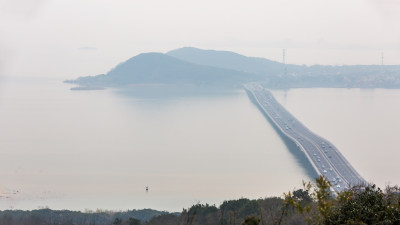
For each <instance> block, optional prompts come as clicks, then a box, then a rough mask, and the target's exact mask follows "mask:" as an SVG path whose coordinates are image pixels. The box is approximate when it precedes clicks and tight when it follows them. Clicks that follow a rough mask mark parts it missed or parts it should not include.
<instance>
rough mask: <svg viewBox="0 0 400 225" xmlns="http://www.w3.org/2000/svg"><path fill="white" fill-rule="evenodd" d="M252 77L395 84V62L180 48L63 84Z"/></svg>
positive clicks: (273, 82)
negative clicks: (338, 62)
mask: <svg viewBox="0 0 400 225" xmlns="http://www.w3.org/2000/svg"><path fill="white" fill-rule="evenodd" d="M253 81H258V82H262V83H263V84H264V85H265V86H266V87H268V88H308V87H330V88H400V65H351V66H350V65H343V66H326V65H313V66H306V65H295V64H283V63H280V62H275V61H272V60H269V59H265V58H256V57H247V56H243V55H240V54H237V53H234V52H228V51H215V50H202V49H197V48H192V47H185V48H180V49H176V50H173V51H170V52H167V53H166V54H163V53H142V54H139V55H137V56H135V57H132V58H130V59H129V60H127V61H125V62H122V63H121V64H119V65H117V66H116V67H115V68H113V69H111V70H110V71H109V72H107V73H105V74H100V75H96V76H86V77H79V78H77V79H75V80H67V81H65V82H67V83H74V84H78V85H80V86H83V87H85V88H87V89H98V88H102V87H116V86H117V87H120V86H125V87H126V86H135V85H169V86H171V85H173V86H192V87H200V88H202V87H216V88H241V87H242V84H243V83H247V82H253ZM85 88H78V90H82V89H85Z"/></svg>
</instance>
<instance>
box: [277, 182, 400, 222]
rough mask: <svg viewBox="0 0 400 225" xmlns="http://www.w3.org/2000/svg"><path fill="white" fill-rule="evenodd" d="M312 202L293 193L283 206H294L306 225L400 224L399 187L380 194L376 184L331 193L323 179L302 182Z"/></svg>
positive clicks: (288, 196)
mask: <svg viewBox="0 0 400 225" xmlns="http://www.w3.org/2000/svg"><path fill="white" fill-rule="evenodd" d="M303 186H304V189H305V192H307V193H311V194H310V198H311V199H312V201H310V202H308V203H306V204H305V203H304V198H303V197H301V196H300V197H299V196H298V195H296V194H295V192H293V193H291V192H289V193H287V194H284V196H285V204H286V205H288V206H291V207H293V208H294V209H295V210H296V212H297V213H299V214H301V215H302V216H303V218H304V220H305V221H306V222H307V223H309V224H329V225H336V224H400V188H399V187H398V186H392V187H390V186H388V187H386V190H385V191H383V190H381V189H380V188H377V187H376V186H375V185H366V186H355V187H352V188H351V189H349V190H346V191H342V192H340V193H333V194H332V192H330V184H329V182H328V181H327V180H326V179H325V178H324V177H322V176H321V177H319V178H317V179H316V183H315V184H311V183H303Z"/></svg>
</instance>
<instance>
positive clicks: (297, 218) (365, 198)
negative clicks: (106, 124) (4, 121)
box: [0, 177, 400, 225]
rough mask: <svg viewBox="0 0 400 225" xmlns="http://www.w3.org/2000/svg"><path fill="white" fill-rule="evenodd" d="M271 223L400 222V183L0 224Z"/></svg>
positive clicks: (315, 186)
mask: <svg viewBox="0 0 400 225" xmlns="http://www.w3.org/2000/svg"><path fill="white" fill-rule="evenodd" d="M3 224H4V225H14V224H18V225H24V224H41V225H53V224H59V225H63V224H68V225H70V224H82V225H89V224H90V225H94V224H98V225H103V224H104V225H106V224H107V225H109V224H116V225H117V224H121V225H140V224H141V225H270V224H271V225H272V224H277V225H278V224H296V225H297V224H300V225H301V224H327V225H336V224H349V225H350V224H352V225H356V224H358V225H361V224H395V225H396V224H397V225H400V188H399V187H398V186H392V187H387V188H386V189H385V190H381V189H380V188H378V187H376V186H375V185H367V186H357V187H353V188H351V189H349V190H346V191H343V192H340V193H332V191H331V190H330V183H329V182H328V181H327V180H326V179H325V178H324V177H319V178H317V179H316V182H315V183H303V189H298V190H295V191H293V192H288V193H286V194H284V197H283V198H279V197H272V198H264V199H256V200H250V199H246V198H241V199H237V200H229V201H224V202H223V203H222V204H221V205H220V206H219V207H217V206H215V205H208V204H205V205H203V204H196V205H193V206H192V207H190V208H189V209H184V210H183V211H182V212H181V213H167V212H159V211H155V210H150V209H145V210H134V211H126V212H109V211H104V212H85V213H82V212H72V211H66V210H63V211H55V210H50V209H42V210H33V211H20V210H15V211H14V210H8V211H0V225H3Z"/></svg>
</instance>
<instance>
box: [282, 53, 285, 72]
mask: <svg viewBox="0 0 400 225" xmlns="http://www.w3.org/2000/svg"><path fill="white" fill-rule="evenodd" d="M285 57H286V50H285V49H283V51H282V63H283V75H284V76H286V61H285Z"/></svg>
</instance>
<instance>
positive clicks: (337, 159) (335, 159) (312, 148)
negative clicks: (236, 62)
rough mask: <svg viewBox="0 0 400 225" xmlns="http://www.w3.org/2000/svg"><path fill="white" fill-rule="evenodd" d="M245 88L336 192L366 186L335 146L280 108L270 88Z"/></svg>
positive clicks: (251, 86) (246, 86)
mask: <svg viewBox="0 0 400 225" xmlns="http://www.w3.org/2000/svg"><path fill="white" fill-rule="evenodd" d="M245 89H246V90H247V91H248V94H249V95H252V97H253V98H254V99H255V101H256V102H257V103H258V105H259V106H260V109H261V110H263V111H264V113H265V114H266V115H267V116H268V117H269V118H270V119H271V121H272V122H273V123H274V124H275V126H276V127H277V128H278V129H279V130H280V131H281V132H282V134H284V135H285V136H287V137H288V138H289V139H290V140H292V141H293V142H294V143H296V145H297V146H298V147H299V149H300V150H302V151H303V152H304V154H305V155H306V157H307V158H308V160H309V161H310V163H311V165H312V166H313V168H314V169H315V171H316V172H317V174H319V175H323V176H325V177H326V178H327V179H328V180H329V181H330V183H331V184H332V188H333V189H334V190H335V191H338V192H340V191H342V190H345V189H347V188H349V187H351V186H354V185H359V184H364V183H365V180H364V179H363V178H362V177H361V176H360V175H359V174H358V173H357V171H356V170H355V169H354V168H353V167H352V166H351V164H350V163H349V162H348V161H347V160H346V159H345V157H344V156H343V155H342V154H341V153H340V152H339V150H338V149H337V148H336V147H335V146H334V145H333V144H332V143H330V142H329V141H328V140H326V139H324V138H322V137H320V136H318V135H316V134H314V133H313V132H311V131H310V130H309V129H308V128H307V127H306V126H304V125H303V124H302V123H301V122H300V121H298V120H297V119H296V118H295V117H294V116H293V115H291V114H290V113H289V112H288V111H287V110H286V109H285V108H284V107H283V106H281V105H280V104H279V103H278V102H277V101H276V100H275V98H274V97H273V95H272V94H271V93H270V92H269V91H268V90H267V89H265V88H264V87H263V86H261V85H260V84H258V83H250V84H246V85H245Z"/></svg>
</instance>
